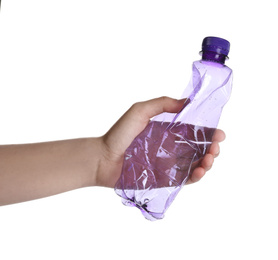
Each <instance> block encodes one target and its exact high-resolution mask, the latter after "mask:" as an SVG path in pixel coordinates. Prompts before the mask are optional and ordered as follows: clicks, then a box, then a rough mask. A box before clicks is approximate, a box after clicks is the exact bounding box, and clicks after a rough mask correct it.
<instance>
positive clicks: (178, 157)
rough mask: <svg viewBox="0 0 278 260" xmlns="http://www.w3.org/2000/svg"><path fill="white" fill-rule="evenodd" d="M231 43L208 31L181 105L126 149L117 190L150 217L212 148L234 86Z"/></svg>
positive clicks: (157, 119) (160, 215) (154, 217)
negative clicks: (211, 34) (178, 109)
mask: <svg viewBox="0 0 278 260" xmlns="http://www.w3.org/2000/svg"><path fill="white" fill-rule="evenodd" d="M229 49H230V43H229V42H228V41H227V40H224V39H222V38H218V37H206V38H205V39H204V40H203V43H202V52H201V54H202V59H201V60H199V61H195V62H193V66H192V77H191V80H190V83H189V85H188V86H187V87H186V89H185V91H184V93H183V95H182V98H185V97H186V98H187V100H186V101H185V103H184V105H183V108H182V109H181V111H180V112H179V113H177V114H173V113H162V114H160V115H158V116H156V117H154V118H153V119H152V121H151V122H150V123H149V124H148V126H147V127H146V128H145V130H144V131H143V132H141V133H140V134H139V135H138V136H137V137H136V138H135V139H134V141H133V142H132V143H131V145H130V146H129V147H128V149H127V150H126V152H125V157H124V163H123V168H122V173H121V176H120V178H119V180H118V182H117V183H116V185H115V192H116V193H117V194H118V195H119V196H120V197H122V202H123V204H124V205H127V206H135V207H137V208H139V209H140V210H141V212H142V213H143V215H144V216H145V217H146V218H147V219H149V220H157V219H162V218H163V217H164V214H165V212H166V210H167V209H168V208H169V206H170V205H171V203H172V202H173V200H174V199H175V197H176V196H177V194H178V192H179V191H180V190H181V188H182V187H183V186H184V185H185V184H186V182H187V180H188V179H189V178H190V176H191V174H192V172H193V170H194V169H195V168H196V167H198V166H200V163H201V161H202V159H203V157H204V156H205V154H206V153H207V152H208V151H209V148H210V144H211V142H212V137H213V134H214V131H215V129H216V127H217V125H218V121H219V118H220V116H221V112H222V109H223V106H224V105H225V104H226V103H227V101H228V100H229V97H230V94H231V90H232V70H231V69H230V68H229V67H227V66H226V65H225V60H226V59H227V57H228V53H229Z"/></svg>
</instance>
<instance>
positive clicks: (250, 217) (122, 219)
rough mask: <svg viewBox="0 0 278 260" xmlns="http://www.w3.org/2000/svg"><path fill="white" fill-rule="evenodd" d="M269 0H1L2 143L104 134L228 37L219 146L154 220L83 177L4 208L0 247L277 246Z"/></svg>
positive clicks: (6, 254)
mask: <svg viewBox="0 0 278 260" xmlns="http://www.w3.org/2000/svg"><path fill="white" fill-rule="evenodd" d="M276 10H277V5H276V1H274V0H273V1H270V0H265V1H256V0H255V1H254V0H253V1H248V0H246V1H223V0H221V1H220V0H219V1H216V0H211V1H205V0H199V1H162V0H159V1H154V0H148V1H144V0H141V1H133V0H129V1H123V0H111V1H108V0H102V1H93V0H78V1H76V0H47V1H43V0H24V1H22V0H3V1H2V10H1V13H0V30H1V31H0V111H1V117H0V118H1V125H0V127H1V134H0V143H1V144H9V143H28V142H41V141H50V140H60V139H68V138H77V137H87V136H100V135H102V134H104V133H105V132H106V131H107V130H108V129H109V128H110V127H111V126H112V125H113V123H114V122H115V121H116V120H117V119H118V118H119V117H120V116H121V115H122V114H123V113H124V112H125V111H126V110H127V109H128V108H129V107H130V106H131V105H132V104H133V103H134V102H137V101H142V100H147V99H150V98H154V97H158V96H162V95H168V96H171V97H176V98H179V97H180V95H181V94H182V92H183V89H184V88H185V86H186V85H187V83H188V81H189V78H190V75H191V64H192V62H193V61H194V60H198V59H199V55H198V52H199V51H200V47H201V42H202V39H203V38H204V37H206V36H219V37H223V38H226V39H228V40H229V41H230V42H231V51H230V55H229V56H230V60H229V61H228V62H227V65H228V66H229V67H231V68H232V69H233V70H234V84H233V93H232V97H231V100H230V101H229V103H228V104H227V105H226V107H225V109H224V111H223V114H222V118H221V121H220V125H219V128H221V129H223V130H225V132H226V135H227V138H226V140H225V142H223V143H222V144H221V154H220V157H219V158H217V160H216V161H215V163H214V166H213V168H212V169H211V170H210V171H209V172H208V173H207V175H206V176H205V177H204V178H203V179H202V180H201V181H200V182H199V183H197V184H194V185H189V186H186V187H185V188H184V189H183V190H182V191H181V192H180V194H179V195H178V197H177V198H176V200H175V202H174V203H173V204H172V206H171V207H170V208H169V210H168V212H167V213H166V216H165V218H164V219H163V220H160V221H156V222H150V221H147V220H145V219H144V217H143V216H142V215H141V213H140V212H139V210H137V209H135V208H129V207H125V206H123V205H122V204H121V202H120V198H119V197H118V196H117V195H116V194H115V193H114V191H113V190H112V189H106V188H86V189H81V190H76V191H72V192H68V193H64V194H61V195H57V196H54V197H50V198H45V199H40V200H36V201H31V202H26V203H21V204H16V205H11V206H5V207H1V208H0V259H3V260H10V259H23V258H24V259H30V260H31V259H177V258H178V259H214V260H215V259H268V260H269V259H278V252H277V251H278V249H277V244H278V243H277V242H278V237H277V236H278V235H277V234H278V227H277V218H278V214H277V198H278V192H277V166H276V160H277V157H276V156H275V155H277V145H278V142H277V136H276V132H277V128H276V126H277V113H276V112H277V89H278V84H277V70H278V69H277V58H278V57H277V55H278V54H277V42H278V37H277V24H278V18H277V12H276Z"/></svg>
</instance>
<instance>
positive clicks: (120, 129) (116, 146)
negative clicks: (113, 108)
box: [96, 97, 225, 188]
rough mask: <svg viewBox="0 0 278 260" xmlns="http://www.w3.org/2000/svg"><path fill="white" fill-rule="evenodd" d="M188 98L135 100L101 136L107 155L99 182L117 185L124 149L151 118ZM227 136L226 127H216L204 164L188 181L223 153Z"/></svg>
mask: <svg viewBox="0 0 278 260" xmlns="http://www.w3.org/2000/svg"><path fill="white" fill-rule="evenodd" d="M184 102H185V100H184V99H182V100H176V99H172V98H169V97H160V98H156V99H152V100H148V101H145V102H138V103H135V104H134V105H133V106H131V108H130V109H129V110H128V111H127V112H126V113H125V114H124V115H123V116H122V117H121V118H120V119H119V120H118V121H117V122H116V123H115V124H114V125H113V126H112V128H111V129H110V130H109V131H108V132H107V133H106V134H105V135H104V136H103V137H102V138H101V143H102V145H101V146H102V154H103V159H102V160H101V161H100V165H99V168H98V171H97V178H96V185H98V186H105V187H111V188H113V187H114V186H115V184H116V182H117V180H118V179H119V177H120V175H121V170H122V165H123V161H124V152H125V150H126V149H127V148H128V146H129V145H130V144H131V142H132V141H133V140H134V138H135V137H136V136H137V135H138V134H139V133H141V132H142V131H143V130H144V129H145V127H146V126H147V124H148V123H149V121H150V119H151V118H152V117H154V116H156V115H158V114H160V113H162V112H169V113H177V112H179V110H180V109H181V108H182V106H183V104H184ZM224 139H225V133H224V132H223V131H222V130H218V129H217V130H216V131H215V134H214V137H213V143H212V144H211V147H210V151H209V153H208V154H206V155H205V157H204V158H203V160H202V162H201V166H200V167H198V168H196V169H195V170H194V171H193V173H192V175H191V178H190V179H189V180H188V181H187V184H190V183H194V182H197V181H199V180H200V179H201V178H202V177H203V176H204V175H205V173H206V171H208V170H209V169H210V168H211V167H212V164H213V161H214V158H215V157H217V156H218V155H219V152H220V150H219V149H220V148H219V143H220V142H222V141H223V140H224Z"/></svg>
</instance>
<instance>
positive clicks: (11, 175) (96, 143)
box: [0, 138, 101, 205]
mask: <svg viewBox="0 0 278 260" xmlns="http://www.w3.org/2000/svg"><path fill="white" fill-rule="evenodd" d="M100 149H101V147H100V139H99V138H82V139H73V140H64V141H55V142H46V143H35V144H22V145H3V146H0V205H6V204H11V203H17V202H22V201H27V200H33V199H38V198H42V197H47V196H51V195H55V194H58V193H62V192H66V191H70V190H74V189H78V188H82V187H86V186H94V185H96V174H97V170H98V165H99V160H100V154H101V152H100Z"/></svg>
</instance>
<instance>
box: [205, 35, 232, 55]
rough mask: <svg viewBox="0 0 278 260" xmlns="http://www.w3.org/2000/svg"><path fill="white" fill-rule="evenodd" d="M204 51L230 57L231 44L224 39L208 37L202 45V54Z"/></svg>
mask: <svg viewBox="0 0 278 260" xmlns="http://www.w3.org/2000/svg"><path fill="white" fill-rule="evenodd" d="M204 51H211V52H215V53H218V54H223V55H225V56H228V54H229V51H230V43H229V42H228V41H227V40H225V39H222V38H218V37H206V38H204V40H203V43H202V52H204Z"/></svg>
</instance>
